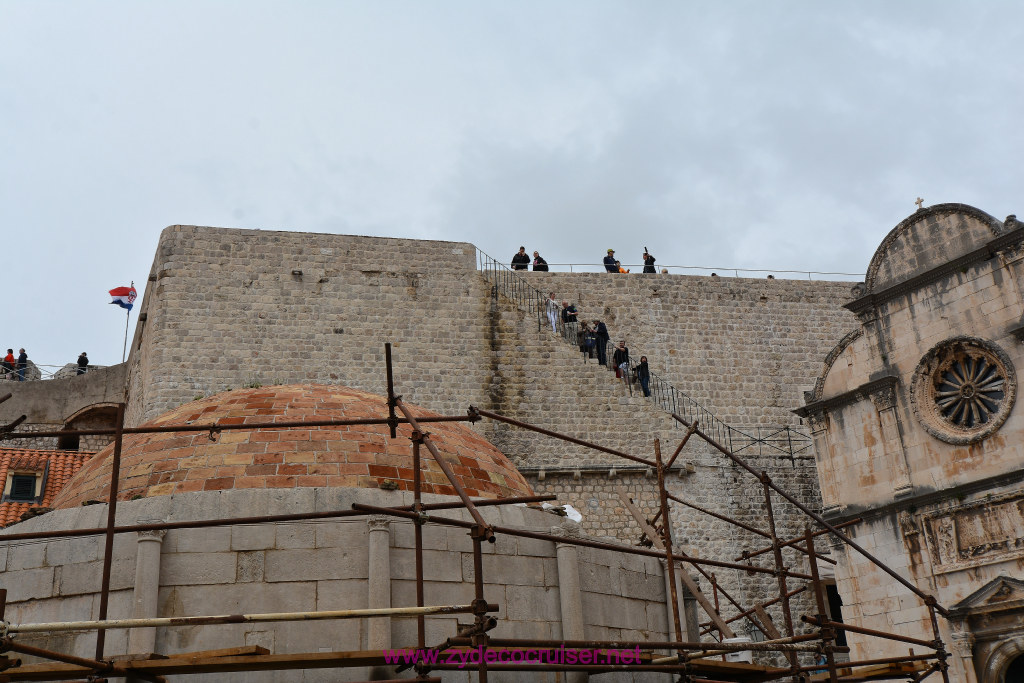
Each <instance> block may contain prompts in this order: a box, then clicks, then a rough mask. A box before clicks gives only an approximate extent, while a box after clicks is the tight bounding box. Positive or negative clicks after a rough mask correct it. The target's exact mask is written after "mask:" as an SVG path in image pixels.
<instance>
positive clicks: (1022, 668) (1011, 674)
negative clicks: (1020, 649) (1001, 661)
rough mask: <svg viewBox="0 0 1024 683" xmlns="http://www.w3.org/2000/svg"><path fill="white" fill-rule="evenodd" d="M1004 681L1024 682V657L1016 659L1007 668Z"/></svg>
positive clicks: (1008, 682) (1020, 656)
mask: <svg viewBox="0 0 1024 683" xmlns="http://www.w3.org/2000/svg"><path fill="white" fill-rule="evenodd" d="M1003 680H1005V681H1006V683H1011V682H1012V681H1024V655H1018V656H1017V658H1016V659H1014V660H1013V661H1012V662H1010V665H1009V666H1008V667H1006V673H1005V674H1003Z"/></svg>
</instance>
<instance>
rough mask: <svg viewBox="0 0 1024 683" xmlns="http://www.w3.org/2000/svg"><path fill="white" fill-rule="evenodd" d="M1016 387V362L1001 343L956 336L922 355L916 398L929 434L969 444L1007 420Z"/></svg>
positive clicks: (915, 404) (919, 415) (916, 407)
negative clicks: (1000, 345)
mask: <svg viewBox="0 0 1024 683" xmlns="http://www.w3.org/2000/svg"><path fill="white" fill-rule="evenodd" d="M1016 391H1017V380H1016V375H1015V373H1014V370H1013V364H1012V363H1011V362H1010V359H1009V357H1008V356H1007V355H1006V353H1005V352H1003V350H1002V349H1000V348H999V347H998V346H996V345H995V344H993V343H992V342H989V341H986V340H984V339H978V338H975V337H955V338H953V339H947V340H946V341H944V342H942V343H940V344H938V345H937V346H935V347H934V348H932V349H931V350H930V351H929V352H928V353H927V354H926V355H925V357H924V358H922V359H921V362H920V363H919V364H918V366H917V370H916V371H915V372H914V385H913V389H912V392H911V400H912V403H913V408H914V412H915V414H916V415H917V418H918V419H919V420H920V421H921V424H922V425H923V426H924V428H925V430H927V431H928V433H929V434H931V435H932V436H934V437H936V438H938V439H941V440H943V441H945V442H947V443H953V444H968V443H974V442H975V441H980V440H981V439H984V438H985V437H987V436H989V435H990V434H992V433H993V432H995V431H996V430H997V429H999V427H1000V426H1002V424H1003V422H1005V421H1006V418H1007V417H1008V416H1009V413H1010V409H1011V408H1012V407H1013V400H1014V396H1015V394H1016Z"/></svg>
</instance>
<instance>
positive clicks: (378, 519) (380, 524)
mask: <svg viewBox="0 0 1024 683" xmlns="http://www.w3.org/2000/svg"><path fill="white" fill-rule="evenodd" d="M366 526H367V527H368V528H369V530H370V531H387V530H388V529H389V528H390V527H391V517H390V516H388V515H368V516H367V517H366Z"/></svg>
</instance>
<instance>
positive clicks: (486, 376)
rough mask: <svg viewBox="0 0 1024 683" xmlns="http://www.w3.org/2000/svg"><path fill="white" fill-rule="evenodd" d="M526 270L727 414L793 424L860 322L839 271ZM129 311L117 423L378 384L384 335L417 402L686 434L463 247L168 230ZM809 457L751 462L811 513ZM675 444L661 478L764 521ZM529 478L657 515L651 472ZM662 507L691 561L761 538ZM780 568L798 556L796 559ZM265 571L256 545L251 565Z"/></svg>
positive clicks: (518, 439) (613, 521) (627, 443)
mask: <svg viewBox="0 0 1024 683" xmlns="http://www.w3.org/2000/svg"><path fill="white" fill-rule="evenodd" d="M523 275H524V277H525V279H526V281H527V282H528V283H530V284H531V285H532V286H535V287H536V288H537V289H539V290H542V291H545V292H547V291H554V292H555V295H556V297H557V298H558V299H559V300H562V299H566V300H569V301H573V302H575V303H576V304H577V305H578V307H579V309H580V316H581V319H588V320H591V319H594V318H600V319H602V320H604V321H605V322H606V323H607V324H608V326H609V329H610V332H611V334H612V336H613V341H617V340H618V339H625V340H626V341H627V344H628V346H629V347H630V348H631V351H632V356H633V357H634V358H638V357H639V355H640V354H641V353H643V354H645V355H647V356H648V359H649V362H650V366H651V369H652V371H653V372H655V373H658V374H659V375H661V376H662V377H664V378H665V379H666V380H667V381H669V382H671V383H672V384H673V385H675V386H676V387H677V388H678V389H679V390H681V391H684V392H686V393H687V394H688V395H689V396H691V397H692V398H693V399H694V400H696V401H698V402H700V403H701V404H702V405H704V406H705V407H706V408H708V409H709V410H711V411H712V412H714V413H715V414H716V415H717V416H718V417H719V418H720V419H722V420H724V421H725V422H727V423H729V424H732V425H734V426H737V427H744V426H749V425H763V426H770V425H797V424H798V419H797V418H796V417H795V416H794V415H793V414H792V413H791V412H790V411H791V410H792V409H793V408H795V407H797V406H799V405H800V404H801V403H802V392H803V391H804V390H805V389H809V388H810V387H811V386H813V384H814V379H815V378H816V377H817V376H818V375H819V374H820V373H821V371H822V361H823V359H824V358H825V356H826V355H827V354H828V352H829V350H830V349H831V348H832V347H833V345H834V344H835V341H836V340H837V339H839V338H841V337H843V335H845V334H846V333H847V332H849V331H850V330H852V329H856V327H857V325H858V323H857V321H856V319H855V317H854V316H853V315H852V314H851V313H850V312H849V311H847V310H845V309H843V308H842V306H841V304H843V303H844V302H846V301H848V300H849V299H850V298H851V294H850V284H849V283H845V282H817V281H816V282H810V281H798V280H781V279H775V280H760V279H756V280H755V279H742V278H739V279H733V278H706V277H693V276H675V275H672V276H669V275H621V276H617V275H608V274H602V273H587V274H571V273H536V274H535V273H525V274H523ZM140 320H141V321H142V322H140V324H139V327H138V329H137V330H136V333H135V337H134V340H133V342H132V351H131V357H130V359H129V362H128V373H129V390H130V399H129V412H128V418H129V423H130V424H137V423H139V422H141V421H143V420H145V419H149V418H152V417H154V416H156V415H158V414H160V413H162V412H164V411H166V410H168V409H170V408H173V407H176V406H178V405H181V404H182V403H185V402H188V401H191V400H193V399H195V398H196V397H197V396H205V395H210V394H212V393H216V392H219V391H222V390H226V389H233V388H239V387H242V386H247V385H254V384H289V383H311V382H312V383H326V384H344V385H347V386H351V387H354V388H358V389H363V390H367V391H372V392H375V393H378V394H384V393H385V376H384V343H385V342H387V341H390V342H392V343H393V344H394V351H395V382H396V389H397V391H398V393H400V394H401V395H402V396H403V398H404V399H405V400H406V401H408V402H410V403H415V404H418V405H421V406H423V407H425V408H428V409H432V410H436V411H440V412H444V413H462V412H464V411H465V409H466V407H467V406H468V405H470V404H473V405H478V406H480V407H483V408H486V409H489V410H494V411H497V412H500V413H503V414H505V415H508V416H510V417H513V418H517V419H520V420H524V421H527V422H531V423H534V424H537V425H539V426H542V427H546V428H549V429H554V430H557V431H560V432H564V433H568V434H572V435H574V436H577V437H580V438H583V439H586V440H589V441H593V442H596V443H600V444H602V445H605V446H610V447H612V448H617V449H620V450H623V451H626V452H628V453H632V454H634V455H640V456H643V457H648V458H649V457H652V456H653V450H652V443H653V439H654V438H656V437H657V438H660V439H661V441H662V447H663V452H667V453H671V451H672V450H674V447H675V444H676V443H677V442H678V439H679V438H680V437H681V434H682V433H681V431H680V430H679V429H678V428H677V426H676V425H675V424H674V422H673V421H672V419H671V417H670V416H669V415H668V414H667V413H666V412H665V411H663V410H661V409H660V408H658V407H657V406H655V405H653V404H652V403H650V402H649V401H647V400H646V399H644V398H642V397H640V396H637V395H630V394H629V393H628V391H627V390H626V387H625V386H624V385H623V384H622V383H621V382H617V381H616V380H615V379H614V375H613V374H612V373H611V372H609V371H607V370H605V369H603V368H599V367H598V366H597V365H596V363H595V361H592V360H591V361H589V362H586V363H585V362H584V359H583V357H582V355H581V354H580V353H579V352H578V351H577V350H575V349H574V348H573V347H571V346H570V345H569V344H568V343H566V342H565V341H564V340H562V339H561V338H560V337H557V336H555V335H553V334H552V333H551V331H550V328H549V327H546V326H545V325H540V326H538V324H537V319H536V317H535V316H534V315H533V314H530V313H526V312H523V311H520V310H518V309H517V308H516V307H515V305H514V304H513V303H512V302H511V301H509V300H507V299H505V298H503V297H502V296H500V295H498V296H493V293H492V289H491V287H490V285H489V284H488V282H486V281H485V280H484V278H483V276H482V275H481V274H480V273H479V272H478V271H477V270H476V263H475V248H474V247H473V246H472V245H471V244H468V243H458V242H431V241H417V240H402V239H390V238H372V237H355V236H342V235H315V234H302V233H288V232H270V231H254V230H224V229H216V228H202V227H194V226H173V227H171V228H168V229H167V230H165V231H164V233H163V235H162V236H161V239H160V244H159V246H158V249H157V254H156V257H155V259H154V264H153V269H152V272H151V276H150V283H149V286H148V287H147V292H146V295H145V300H144V302H143V304H142V306H141V308H140ZM476 429H478V430H479V431H480V432H481V434H482V435H483V436H485V437H486V438H488V439H489V440H490V441H491V442H492V443H494V444H495V445H496V446H497V447H498V448H499V449H501V450H502V451H503V452H504V453H505V454H507V455H508V456H509V457H510V458H511V459H512V461H513V462H514V463H515V464H516V465H517V466H519V467H521V468H524V469H528V470H531V469H532V471H534V472H536V470H537V468H540V467H548V468H562V469H565V468H572V467H584V468H587V467H591V468H609V467H610V466H612V465H613V464H621V463H616V461H615V459H614V458H613V457H612V456H607V455H602V454H598V453H594V452H591V451H588V450H587V449H584V448H582V447H579V446H575V445H572V444H567V443H565V442H560V441H554V440H552V439H549V438H547V437H541V436H539V435H536V434H534V433H531V432H525V431H522V430H518V429H514V428H511V427H508V426H506V425H503V424H495V423H489V422H487V421H484V422H483V423H480V424H478V425H477V426H476ZM741 455H742V454H741ZM810 456H811V454H810V453H807V454H806V457H798V458H796V459H792V460H790V459H785V460H780V459H779V458H775V457H772V456H771V455H766V454H764V455H760V456H758V457H754V458H752V459H751V460H752V464H754V465H755V466H757V467H763V468H765V469H767V470H768V471H769V472H770V473H771V475H772V477H773V478H774V479H775V480H776V481H778V482H779V483H780V484H781V485H783V486H784V487H786V488H787V490H790V491H792V492H793V493H795V494H796V495H798V496H799V497H800V498H801V499H802V500H804V501H807V502H809V503H810V504H812V505H813V506H815V507H819V506H820V503H819V499H818V492H817V483H816V475H815V472H814V467H813V460H811V459H810ZM683 457H684V459H686V460H689V461H691V462H692V464H693V465H694V470H695V471H694V473H693V474H692V475H689V476H687V477H684V478H678V477H675V476H673V479H672V483H671V484H670V487H671V488H672V490H673V492H676V493H677V495H680V496H681V497H684V498H687V499H692V500H694V502H697V503H698V504H702V505H706V506H708V507H710V508H711V509H714V510H716V511H718V512H721V513H724V514H728V515H732V516H735V517H738V518H739V519H740V520H741V521H744V522H747V523H750V524H754V525H756V526H761V525H762V524H763V522H764V513H763V498H762V497H761V495H760V491H759V488H758V487H757V486H756V482H754V481H753V480H752V479H751V478H749V477H748V476H747V475H746V474H745V473H743V472H741V471H739V470H738V468H736V467H735V466H733V465H731V464H730V463H728V462H725V461H724V459H723V458H722V457H721V456H720V455H719V454H717V453H716V452H714V451H713V450H712V449H710V448H708V447H707V446H706V445H704V444H703V443H701V442H698V441H696V440H694V441H693V442H691V446H689V447H688V451H687V453H686V454H685V455H684V456H683ZM605 471H607V470H605ZM741 480H742V481H741ZM531 483H533V484H534V485H535V486H536V488H537V490H538V491H539V492H547V491H551V490H556V491H557V492H558V493H559V494H560V495H564V496H565V500H564V502H572V503H573V504H574V505H576V506H577V507H578V508H579V509H580V510H581V511H582V512H583V514H584V523H583V524H584V528H585V529H587V530H588V532H590V533H595V534H600V535H605V536H613V537H616V538H620V539H623V540H630V541H635V540H636V536H637V533H636V528H635V526H634V525H633V524H632V522H631V519H630V518H629V517H628V516H627V515H625V514H624V511H623V510H621V509H620V508H621V504H620V503H619V502H618V493H619V492H620V491H625V492H626V493H627V494H629V495H631V496H632V497H633V498H634V500H636V501H637V502H638V504H639V505H640V506H641V508H642V509H644V510H645V511H648V512H650V511H651V510H653V505H654V498H653V488H654V485H653V477H651V478H648V477H645V476H644V475H643V474H642V473H640V474H637V473H633V474H630V475H629V476H628V477H623V478H621V479H617V480H616V479H614V478H613V479H609V478H608V477H607V476H604V477H602V476H598V475H591V474H586V475H584V476H582V477H581V478H580V479H575V478H574V477H572V476H571V475H559V476H557V477H549V478H548V479H547V480H546V481H545V482H543V483H541V482H540V480H539V479H538V478H537V477H536V476H535V474H533V475H531ZM559 488H561V489H562V490H558V489H559ZM591 500H596V501H597V504H596V506H593V505H591V504H590V501H591ZM776 516H777V519H778V523H779V528H780V535H786V536H794V535H796V534H799V533H800V532H802V530H803V524H804V521H805V520H804V518H803V517H802V516H801V515H799V514H797V513H796V512H795V510H792V509H790V506H788V505H786V506H781V505H780V506H779V507H778V508H777V509H776ZM674 520H675V524H676V533H677V534H678V536H679V538H680V542H681V543H684V544H686V545H687V547H690V548H692V549H694V550H695V551H699V552H700V553H701V554H702V555H704V556H709V557H711V556H714V557H723V556H726V555H728V556H729V557H730V558H731V557H735V556H738V555H739V554H740V553H741V552H742V550H743V549H744V548H753V547H755V546H757V547H759V539H757V538H755V537H752V536H751V535H750V534H749V533H747V532H742V531H740V530H736V529H734V528H732V527H730V526H729V525H727V524H726V523H724V522H721V521H719V520H715V519H713V518H709V517H707V516H704V515H701V514H700V513H696V512H694V511H686V512H684V511H681V510H678V511H677V512H676V514H675V515H674ZM297 547H303V546H302V545H301V543H299V545H298V546H297ZM761 559H764V556H762V558H761ZM787 562H788V563H789V564H790V566H797V563H798V562H799V558H796V557H794V556H787ZM273 568H274V567H273V563H272V561H271V559H270V558H268V559H267V563H266V566H265V571H272V570H273ZM732 581H733V580H732V579H729V578H723V579H722V582H723V586H725V587H726V588H727V590H729V591H730V593H732V594H733V595H735V597H736V598H737V599H738V600H740V601H741V602H743V603H744V604H751V603H752V602H756V601H759V598H761V599H763V598H766V597H767V596H768V595H769V594H774V592H775V586H774V585H773V580H772V579H771V578H768V579H764V580H762V579H756V580H746V579H743V580H742V581H740V580H739V579H736V580H735V582H732ZM741 584H742V585H741ZM705 585H706V583H705ZM770 611H771V610H770ZM772 616H773V618H775V619H776V623H777V624H781V623H782V621H781V617H780V616H779V615H778V613H777V612H772Z"/></svg>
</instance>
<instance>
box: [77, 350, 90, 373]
mask: <svg viewBox="0 0 1024 683" xmlns="http://www.w3.org/2000/svg"><path fill="white" fill-rule="evenodd" d="M88 369H89V356H87V355H86V353H85V351H82V354H81V355H80V356H78V372H77V373H75V374H78V375H84V374H85V373H86V371H88Z"/></svg>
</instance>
